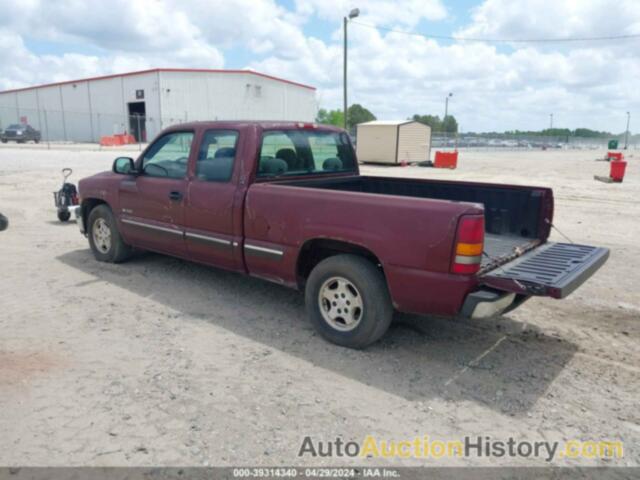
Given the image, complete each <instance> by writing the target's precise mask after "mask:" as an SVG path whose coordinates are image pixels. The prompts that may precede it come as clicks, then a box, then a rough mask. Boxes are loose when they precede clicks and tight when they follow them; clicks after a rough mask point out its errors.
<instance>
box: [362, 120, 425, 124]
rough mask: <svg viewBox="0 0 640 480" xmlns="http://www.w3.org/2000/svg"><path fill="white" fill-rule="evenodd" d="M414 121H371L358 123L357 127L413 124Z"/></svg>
mask: <svg viewBox="0 0 640 480" xmlns="http://www.w3.org/2000/svg"><path fill="white" fill-rule="evenodd" d="M415 121H416V120H373V121H371V122H364V123H359V124H358V125H404V124H405V123H414V122H415Z"/></svg>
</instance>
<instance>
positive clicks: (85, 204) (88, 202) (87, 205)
mask: <svg viewBox="0 0 640 480" xmlns="http://www.w3.org/2000/svg"><path fill="white" fill-rule="evenodd" d="M98 205H108V204H107V202H105V201H104V200H100V199H98V198H85V199H84V200H82V219H83V220H84V224H85V225H87V222H88V221H89V214H90V213H91V210H93V209H94V208H96V207H97V206H98ZM87 229H88V227H87Z"/></svg>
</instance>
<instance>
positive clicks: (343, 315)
mask: <svg viewBox="0 0 640 480" xmlns="http://www.w3.org/2000/svg"><path fill="white" fill-rule="evenodd" d="M318 304H319V306H320V312H321V313H322V318H324V321H325V322H327V323H328V324H329V325H330V326H331V327H332V328H335V329H336V330H339V331H341V332H348V331H351V330H353V329H354V328H356V327H357V326H358V325H359V324H360V321H361V320H362V316H363V314H364V306H363V302H362V295H361V294H360V291H359V290H358V289H357V288H356V286H355V285H354V284H353V283H352V282H350V281H349V280H347V279H346V278H343V277H331V278H329V279H328V280H326V281H325V282H324V283H323V284H322V286H321V287H320V292H319V294H318Z"/></svg>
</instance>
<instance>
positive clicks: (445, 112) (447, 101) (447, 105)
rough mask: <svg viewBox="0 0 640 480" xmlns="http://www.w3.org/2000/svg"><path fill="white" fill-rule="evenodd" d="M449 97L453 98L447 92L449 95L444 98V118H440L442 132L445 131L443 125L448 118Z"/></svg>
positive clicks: (451, 94)
mask: <svg viewBox="0 0 640 480" xmlns="http://www.w3.org/2000/svg"><path fill="white" fill-rule="evenodd" d="M449 97H453V93H451V92H449V95H447V96H446V97H444V117H443V118H442V131H443V132H444V131H445V128H444V125H445V122H446V121H447V117H448V116H449Z"/></svg>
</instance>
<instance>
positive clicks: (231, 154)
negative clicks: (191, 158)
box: [196, 130, 238, 182]
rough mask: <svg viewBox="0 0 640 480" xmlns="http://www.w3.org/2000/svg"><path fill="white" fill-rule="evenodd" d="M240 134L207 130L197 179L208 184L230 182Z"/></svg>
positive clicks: (202, 145) (199, 154)
mask: <svg viewBox="0 0 640 480" xmlns="http://www.w3.org/2000/svg"><path fill="white" fill-rule="evenodd" d="M237 143H238V132H234V131H233V130H207V131H206V132H205V134H204V137H203V138H202V144H201V145H200V152H199V153H198V162H197V163H196V177H197V178H198V179H200V180H204V181H208V182H228V181H229V179H230V178H231V174H232V173H233V162H234V160H235V158H236V145H237Z"/></svg>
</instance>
